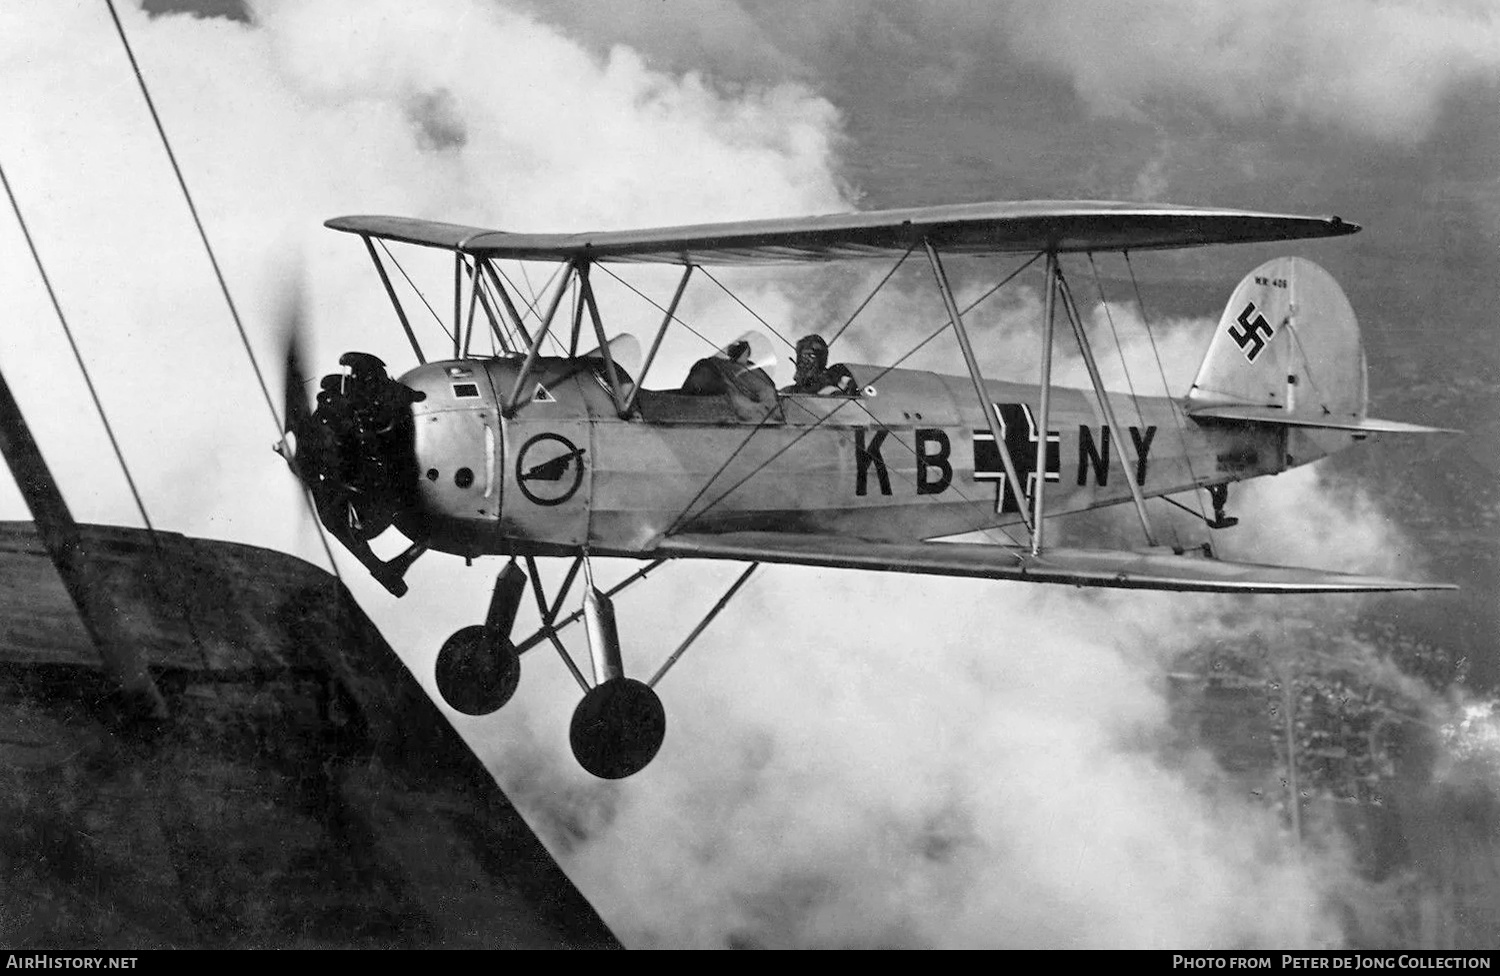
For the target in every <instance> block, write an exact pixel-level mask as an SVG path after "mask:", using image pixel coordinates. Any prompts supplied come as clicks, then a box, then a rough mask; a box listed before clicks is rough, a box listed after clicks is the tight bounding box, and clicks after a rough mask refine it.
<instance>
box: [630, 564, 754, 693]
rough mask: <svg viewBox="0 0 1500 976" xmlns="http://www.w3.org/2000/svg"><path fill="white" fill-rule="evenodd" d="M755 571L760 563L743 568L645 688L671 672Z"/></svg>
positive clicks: (654, 684) (652, 685)
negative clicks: (678, 660)
mask: <svg viewBox="0 0 1500 976" xmlns="http://www.w3.org/2000/svg"><path fill="white" fill-rule="evenodd" d="M757 569H760V563H751V564H750V565H749V566H746V567H745V571H744V572H743V573H741V574H740V575H739V578H738V579H736V580H735V581H734V582H733V583H731V584H730V586H729V589H727V590H725V591H724V595H723V596H721V597H719V602H718V603H715V604H714V605H713V607H712V608H711V609H710V610H709V611H708V613H707V614H705V615H704V617H703V619H702V620H700V621H698V626H696V627H694V628H693V630H692V632H691V633H689V634H688V635H687V637H685V638H683V641H682V643H681V644H678V645H677V650H675V651H673V652H672V653H671V655H670V656H669V657H668V658H667V659H666V660H665V661H663V662H662V665H661V667H659V668H657V669H656V673H655V674H653V675H652V676H651V680H650V681H648V682H646V687H648V688H655V687H656V683H657V682H658V681H660V680H661V679H662V678H664V677H666V674H667V672H668V671H669V670H671V668H672V665H674V664H676V663H677V659H678V658H680V657H682V655H684V654H686V653H687V649H688V648H689V647H692V646H693V641H695V640H697V639H698V635H699V634H701V633H703V632H704V631H705V630H707V629H708V625H709V624H711V623H713V622H714V618H715V617H717V616H718V615H719V614H720V613H722V612H723V610H724V608H725V607H727V606H729V601H730V600H732V599H734V595H735V594H736V593H738V592H739V591H740V587H742V586H744V585H745V584H746V583H747V582H749V580H750V575H751V574H752V573H754V572H755V571H756V570H757Z"/></svg>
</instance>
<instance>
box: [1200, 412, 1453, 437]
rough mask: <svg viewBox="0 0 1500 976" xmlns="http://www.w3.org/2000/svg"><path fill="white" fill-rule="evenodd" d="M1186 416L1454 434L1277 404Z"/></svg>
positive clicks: (1448, 430)
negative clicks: (1293, 411) (1290, 410)
mask: <svg viewBox="0 0 1500 976" xmlns="http://www.w3.org/2000/svg"><path fill="white" fill-rule="evenodd" d="M1188 416H1189V417H1196V418H1211V419H1214V420H1251V421H1255V422H1256V423H1263V424H1283V425H1285V426H1287V427H1317V428H1320V429H1323V430H1347V431H1353V432H1355V433H1367V434H1457V433H1461V432H1460V431H1457V430H1454V429H1453V428H1451V427H1423V426H1422V425H1421V424H1408V423H1404V422H1403V421H1400V420H1377V419H1376V418H1374V417H1366V418H1364V419H1363V420H1361V419H1359V418H1357V417H1316V416H1311V415H1308V414H1290V413H1287V412H1286V411H1285V410H1282V409H1281V408H1280V407H1232V406H1220V407H1190V408H1188Z"/></svg>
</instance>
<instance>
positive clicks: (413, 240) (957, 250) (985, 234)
mask: <svg viewBox="0 0 1500 976" xmlns="http://www.w3.org/2000/svg"><path fill="white" fill-rule="evenodd" d="M327 226H328V227H331V228H333V229H334V230H342V231H348V232H350V233H354V234H364V235H368V236H370V237H379V238H384V239H386V240H393V241H401V242H404V243H408V244H422V245H426V246H428V247H441V248H446V249H449V250H458V251H463V252H465V253H469V254H476V255H480V256H484V257H496V258H511V259H518V260H532V261H571V260H575V259H582V260H587V261H619V262H640V263H654V264H788V263H793V262H800V261H834V260H844V259H849V258H868V257H881V256H884V255H891V256H899V255H901V254H903V253H905V252H906V251H908V250H909V249H911V248H912V247H913V246H915V245H918V244H920V243H921V242H922V241H923V240H924V239H925V240H929V241H931V242H932V246H933V247H935V248H937V249H938V250H939V251H942V252H943V253H945V254H1001V253H1007V252H1016V251H1019V252H1032V251H1042V250H1055V251H1111V250H1113V251H1119V250H1130V251H1136V250H1142V249H1148V248H1171V247H1197V246H1200V245H1203V244H1232V243H1243V242H1249V241H1283V240H1292V239H1296V238H1304V237H1337V236H1339V235H1342V234H1352V233H1354V232H1355V231H1357V230H1359V225H1358V224H1351V223H1348V222H1346V221H1343V220H1340V219H1339V218H1338V217H1306V216H1298V215H1295V214H1272V213H1256V212H1253V211H1249V210H1219V209H1212V208H1207V207H1182V206H1175V205H1172V204H1138V203H1119V202H1111V201H1095V200H1078V201H1073V200H1062V201H1058V200H1026V201H1019V202H1001V203H969V204H958V205H954V206H944V207H918V208H914V209H909V210H871V211H866V212H864V213H846V214H828V215H825V216H821V217H787V218H780V219H775V220H747V221H739V222H736V223H728V224H696V225H693V226H688V227H658V228H652V229H647V230H624V231H600V232H598V233H582V234H512V233H507V232H505V231H497V230H485V229H483V228H480V227H465V226H462V225H459V224H444V223H439V222H436V221H430V220H415V219H412V218H409V217H335V218H334V219H332V220H330V221H327Z"/></svg>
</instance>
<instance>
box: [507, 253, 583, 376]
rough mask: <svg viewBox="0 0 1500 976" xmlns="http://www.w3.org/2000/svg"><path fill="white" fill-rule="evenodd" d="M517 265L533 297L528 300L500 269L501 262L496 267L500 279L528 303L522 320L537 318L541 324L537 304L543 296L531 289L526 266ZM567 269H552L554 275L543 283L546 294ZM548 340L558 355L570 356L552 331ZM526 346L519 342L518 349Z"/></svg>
mask: <svg viewBox="0 0 1500 976" xmlns="http://www.w3.org/2000/svg"><path fill="white" fill-rule="evenodd" d="M516 263H517V264H518V265H519V266H520V268H521V280H522V281H525V282H526V294H529V295H530V296H531V297H530V298H527V297H526V294H523V293H522V291H521V289H519V288H517V287H516V283H515V282H514V281H512V280H511V277H510V275H508V274H506V273H505V269H504V268H502V267H500V264H499V262H496V263H495V265H494V267H495V270H496V271H497V272H498V273H499V275H500V277H501V278H502V279H503V280H504V281H505V283H506V284H507V285H510V290H511V291H513V292H515V293H516V294H517V295H520V296H521V300H522V301H523V302H525V303H526V314H525V315H523V316H521V320H522V321H523V322H524V321H525V320H526V319H528V318H532V317H535V318H536V320H537V321H538V322H540V321H541V319H542V317H541V315H539V314H537V310H536V306H537V302H539V301H541V294H539V293H538V292H537V291H536V290H535V289H533V288H532V287H531V276H530V275H528V274H527V273H526V265H525V264H524V263H522V262H519V261H518V262H516ZM566 267H567V265H565V264H559V265H558V266H557V267H555V268H553V269H552V273H551V274H550V275H548V276H547V280H546V281H544V282H542V292H543V293H545V292H546V290H547V289H548V288H551V287H552V282H554V281H556V280H557V276H558V275H559V274H561V273H562V270H563V268H566ZM547 338H548V339H550V340H552V346H553V348H555V349H556V350H557V352H558V355H560V356H566V355H567V354H568V351H567V350H566V349H564V348H563V344H562V343H561V342H559V341H558V340H557V336H555V335H553V334H552V330H551V329H548V330H547ZM526 345H530V343H526V344H522V343H520V342H519V341H518V342H517V344H516V348H518V349H524V348H525V347H526Z"/></svg>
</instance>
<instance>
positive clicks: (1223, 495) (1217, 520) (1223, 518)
mask: <svg viewBox="0 0 1500 976" xmlns="http://www.w3.org/2000/svg"><path fill="white" fill-rule="evenodd" d="M1208 500H1209V501H1211V502H1213V506H1214V518H1213V521H1212V522H1209V523H1208V527H1209V528H1210V529H1230V528H1233V527H1234V526H1236V525H1239V524H1240V520H1239V519H1237V518H1231V517H1230V516H1228V515H1225V514H1224V505H1225V503H1226V502H1228V501H1229V486H1228V485H1209V486H1208Z"/></svg>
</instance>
